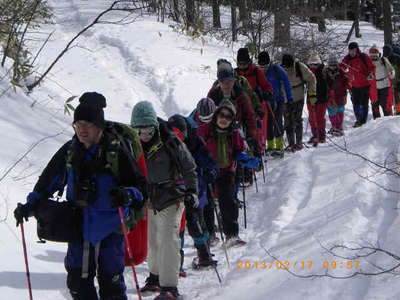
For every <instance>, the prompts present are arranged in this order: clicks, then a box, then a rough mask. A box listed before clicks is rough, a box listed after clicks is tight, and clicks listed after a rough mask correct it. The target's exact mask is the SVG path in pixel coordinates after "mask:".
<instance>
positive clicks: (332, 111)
mask: <svg viewBox="0 0 400 300" xmlns="http://www.w3.org/2000/svg"><path fill="white" fill-rule="evenodd" d="M328 115H329V120H330V121H331V124H332V128H334V129H338V130H343V119H344V105H328Z"/></svg>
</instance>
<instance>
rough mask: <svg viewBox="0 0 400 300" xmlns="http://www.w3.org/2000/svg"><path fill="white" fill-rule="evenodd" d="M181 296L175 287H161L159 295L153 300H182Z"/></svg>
mask: <svg viewBox="0 0 400 300" xmlns="http://www.w3.org/2000/svg"><path fill="white" fill-rule="evenodd" d="M182 299H183V297H182V295H180V294H179V292H178V289H177V288H176V287H162V288H161V293H160V295H158V296H157V297H155V298H154V300H182Z"/></svg>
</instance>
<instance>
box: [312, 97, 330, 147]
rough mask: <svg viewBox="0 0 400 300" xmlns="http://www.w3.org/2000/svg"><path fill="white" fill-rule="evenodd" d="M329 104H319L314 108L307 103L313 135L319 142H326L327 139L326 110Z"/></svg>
mask: <svg viewBox="0 0 400 300" xmlns="http://www.w3.org/2000/svg"><path fill="white" fill-rule="evenodd" d="M327 106H328V103H317V104H315V105H314V106H312V105H311V104H309V103H307V108H308V121H309V122H310V127H311V133H312V135H313V137H315V138H317V140H318V142H324V141H325V138H326V131H325V126H326V120H325V114H326V108H327Z"/></svg>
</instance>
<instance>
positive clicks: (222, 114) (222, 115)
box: [218, 111, 233, 121]
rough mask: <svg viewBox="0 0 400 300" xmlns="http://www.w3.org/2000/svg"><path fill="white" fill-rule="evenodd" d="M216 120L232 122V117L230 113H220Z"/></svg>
mask: <svg viewBox="0 0 400 300" xmlns="http://www.w3.org/2000/svg"><path fill="white" fill-rule="evenodd" d="M218 118H221V119H225V120H227V121H233V115H232V114H231V113H224V112H222V111H221V112H219V113H218Z"/></svg>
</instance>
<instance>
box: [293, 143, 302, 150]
mask: <svg viewBox="0 0 400 300" xmlns="http://www.w3.org/2000/svg"><path fill="white" fill-rule="evenodd" d="M293 147H294V149H295V151H299V150H302V149H303V147H304V146H303V144H295V145H294V146H293Z"/></svg>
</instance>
